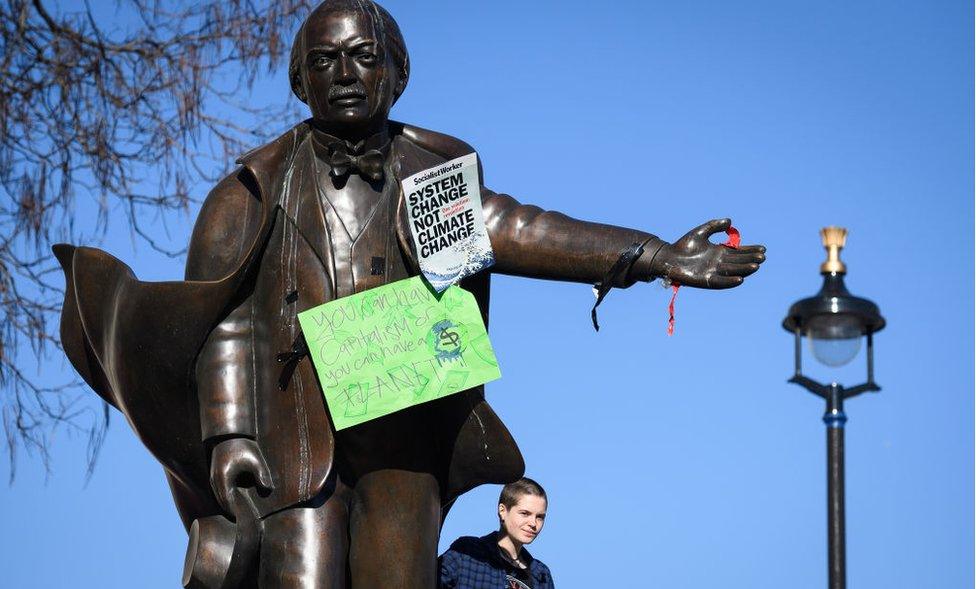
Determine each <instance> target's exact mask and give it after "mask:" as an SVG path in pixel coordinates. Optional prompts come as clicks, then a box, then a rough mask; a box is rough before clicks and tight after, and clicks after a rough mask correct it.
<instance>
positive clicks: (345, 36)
mask: <svg viewBox="0 0 976 589" xmlns="http://www.w3.org/2000/svg"><path fill="white" fill-rule="evenodd" d="M315 16H316V15H313V18H312V19H311V20H310V21H309V22H308V24H307V26H306V29H305V47H306V50H305V59H304V62H303V64H302V67H301V73H302V77H303V80H302V82H303V86H304V89H305V93H306V102H307V103H308V106H309V108H310V109H311V110H312V118H314V119H315V120H316V121H317V122H318V123H320V124H321V125H322V126H323V127H324V128H325V129H326V130H327V131H333V132H334V133H335V134H337V135H350V134H352V135H362V134H367V133H374V132H376V131H379V129H380V128H381V127H382V126H383V125H384V124H385V123H386V117H387V115H388V114H389V112H390V107H392V106H393V99H394V92H393V90H394V88H395V87H396V84H397V73H396V68H395V67H393V66H392V64H391V63H390V59H389V58H388V56H387V55H386V51H385V50H384V47H383V39H381V38H380V37H379V35H378V33H377V31H376V27H374V26H373V22H372V19H371V18H370V17H369V16H368V15H367V14H365V13H363V12H360V11H358V10H333V11H329V12H325V13H323V14H321V15H318V16H317V18H316V17H315Z"/></svg>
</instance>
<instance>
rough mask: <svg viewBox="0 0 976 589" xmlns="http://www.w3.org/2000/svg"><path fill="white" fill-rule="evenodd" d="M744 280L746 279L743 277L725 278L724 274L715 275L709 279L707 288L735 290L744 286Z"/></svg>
mask: <svg viewBox="0 0 976 589" xmlns="http://www.w3.org/2000/svg"><path fill="white" fill-rule="evenodd" d="M743 280H745V279H744V278H743V277H742V276H723V275H722V274H713V275H712V276H710V277H709V279H708V283H707V286H706V288H711V289H715V290H723V289H726V288H734V287H736V286H739V285H740V284H742V281H743Z"/></svg>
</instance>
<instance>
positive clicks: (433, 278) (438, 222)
mask: <svg viewBox="0 0 976 589" xmlns="http://www.w3.org/2000/svg"><path fill="white" fill-rule="evenodd" d="M401 185H402V187H403V195H404V198H405V200H406V208H407V217H408V222H409V224H410V234H411V235H412V236H413V244H414V248H415V249H416V252H417V261H418V263H419V265H420V271H421V272H422V273H423V275H424V278H426V279H427V282H429V283H430V285H431V287H433V288H434V290H436V291H437V292H443V291H444V290H446V289H447V288H448V287H449V286H451V285H452V284H456V283H457V282H458V281H460V280H462V279H464V278H466V277H468V276H471V275H472V274H474V273H476V272H480V271H481V270H484V269H485V268H488V267H489V266H491V265H493V264H494V263H495V254H494V252H493V251H492V249H491V241H490V240H489V239H488V229H487V228H486V227H485V218H484V213H483V212H482V210H481V188H480V182H479V180H478V156H477V154H474V153H470V154H468V155H465V156H461V157H459V158H457V159H453V160H450V161H447V162H444V163H442V164H439V165H437V166H435V167H433V168H429V169H427V170H423V171H422V172H418V173H416V174H414V175H413V176H410V177H408V178H406V179H404V180H403V181H402V183H401Z"/></svg>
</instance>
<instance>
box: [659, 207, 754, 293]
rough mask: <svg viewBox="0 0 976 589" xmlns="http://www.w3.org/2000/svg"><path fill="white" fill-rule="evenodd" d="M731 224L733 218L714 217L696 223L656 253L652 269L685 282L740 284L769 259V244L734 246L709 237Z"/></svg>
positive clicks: (716, 285) (705, 285) (713, 285)
mask: <svg viewBox="0 0 976 589" xmlns="http://www.w3.org/2000/svg"><path fill="white" fill-rule="evenodd" d="M731 226H732V220H731V219H714V220H712V221H709V222H707V223H704V224H702V225H699V226H698V227H695V228H694V229H692V230H691V231H689V232H688V233H686V234H685V235H684V237H682V238H681V239H679V240H678V241H676V242H674V243H672V244H669V245H665V246H664V247H662V248H661V251H659V252H658V254H657V256H655V257H654V262H653V265H652V267H651V271H652V272H653V273H654V274H655V275H656V276H661V277H664V278H667V279H669V280H671V281H673V282H676V283H678V284H680V285H682V286H694V287H697V288H732V287H735V286H739V285H740V284H742V281H743V280H745V277H746V276H749V275H750V274H752V273H753V272H755V271H756V270H758V269H759V264H762V263H763V261H765V260H766V255H765V253H766V248H765V247H763V246H761V245H744V246H741V247H739V248H738V249H732V248H730V247H726V246H724V245H718V244H715V243H712V242H711V241H709V239H708V238H709V236H711V235H713V234H715V233H719V232H723V231H725V230H726V229H728V228H729V227H731Z"/></svg>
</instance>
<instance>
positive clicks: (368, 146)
mask: <svg viewBox="0 0 976 589" xmlns="http://www.w3.org/2000/svg"><path fill="white" fill-rule="evenodd" d="M308 127H309V130H310V131H311V136H312V147H313V149H314V150H315V154H316V155H317V156H319V157H320V158H322V159H325V155H326V154H327V153H328V152H329V151H330V147H332V146H335V145H336V144H339V145H342V146H343V147H344V151H345V152H346V153H348V154H350V155H362V154H364V153H366V152H367V151H379V152H381V153H382V154H383V155H384V157H385V156H386V155H387V154H388V153H389V150H390V133H389V131H387V129H386V128H385V127H384V128H383V130H382V131H380V132H379V133H376V134H374V135H370V136H369V137H367V138H365V139H363V140H361V141H356V142H354V141H346V140H345V139H340V138H339V137H336V136H334V135H330V134H329V133H326V132H325V131H322V130H321V129H319V128H317V127H316V126H315V125H314V124H309V126H308ZM333 149H334V148H333Z"/></svg>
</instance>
